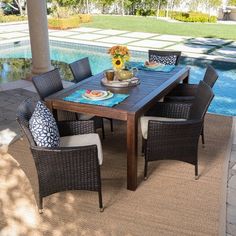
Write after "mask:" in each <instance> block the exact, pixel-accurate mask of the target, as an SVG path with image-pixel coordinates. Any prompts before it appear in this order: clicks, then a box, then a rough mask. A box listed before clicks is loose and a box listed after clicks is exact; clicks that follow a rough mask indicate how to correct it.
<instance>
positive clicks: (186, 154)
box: [146, 120, 203, 164]
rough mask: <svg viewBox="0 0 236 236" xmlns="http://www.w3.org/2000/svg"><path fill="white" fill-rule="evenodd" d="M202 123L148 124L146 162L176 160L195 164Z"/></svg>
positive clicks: (164, 122) (197, 121)
mask: <svg viewBox="0 0 236 236" xmlns="http://www.w3.org/2000/svg"><path fill="white" fill-rule="evenodd" d="M202 125H203V121H202V120H188V121H172V122H169V121H168V122H167V121H152V120H150V121H149V123H148V137H147V142H146V156H147V158H148V160H149V161H150V160H156V159H158V160H162V159H176V160H180V161H186V162H188V163H191V164H196V160H197V150H198V140H199V136H200V134H201V130H202Z"/></svg>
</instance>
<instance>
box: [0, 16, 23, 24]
mask: <svg viewBox="0 0 236 236" xmlns="http://www.w3.org/2000/svg"><path fill="white" fill-rule="evenodd" d="M23 20H27V18H26V17H25V16H16V15H7V16H5V15H4V16H3V15H0V22H1V23H5V22H12V21H23Z"/></svg>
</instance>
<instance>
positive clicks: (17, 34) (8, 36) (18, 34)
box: [0, 32, 27, 39]
mask: <svg viewBox="0 0 236 236" xmlns="http://www.w3.org/2000/svg"><path fill="white" fill-rule="evenodd" d="M23 36H27V33H22V32H10V33H9V32H8V33H2V34H0V37H2V38H6V39H12V38H18V37H23Z"/></svg>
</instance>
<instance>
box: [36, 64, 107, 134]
mask: <svg viewBox="0 0 236 236" xmlns="http://www.w3.org/2000/svg"><path fill="white" fill-rule="evenodd" d="M32 82H33V84H34V86H35V88H36V90H37V92H38V94H39V97H40V99H41V100H43V101H44V99H45V98H46V97H47V96H49V95H51V94H53V93H56V92H58V91H60V90H62V89H63V84H62V80H61V76H60V73H59V69H58V68H56V69H54V70H51V71H48V72H46V73H44V74H41V75H37V76H34V77H33V78H32ZM57 116H58V120H90V119H93V120H94V122H95V127H96V128H102V135H103V138H104V137H105V130H104V124H103V120H102V118H101V117H97V116H91V115H86V114H79V113H72V112H68V111H58V112H57Z"/></svg>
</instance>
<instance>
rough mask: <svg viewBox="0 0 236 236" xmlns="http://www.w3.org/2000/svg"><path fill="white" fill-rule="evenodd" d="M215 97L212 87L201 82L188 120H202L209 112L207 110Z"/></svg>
mask: <svg viewBox="0 0 236 236" xmlns="http://www.w3.org/2000/svg"><path fill="white" fill-rule="evenodd" d="M213 97H214V93H213V91H212V89H211V87H210V86H209V85H208V84H206V83H205V82H204V81H200V82H199V85H198V88H197V93H196V97H195V99H194V101H193V103H192V105H191V108H190V111H189V117H188V119H190V120H192V119H193V120H202V119H203V118H204V116H205V114H206V112H207V109H208V107H209V105H210V103H211V101H212V99H213Z"/></svg>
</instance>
